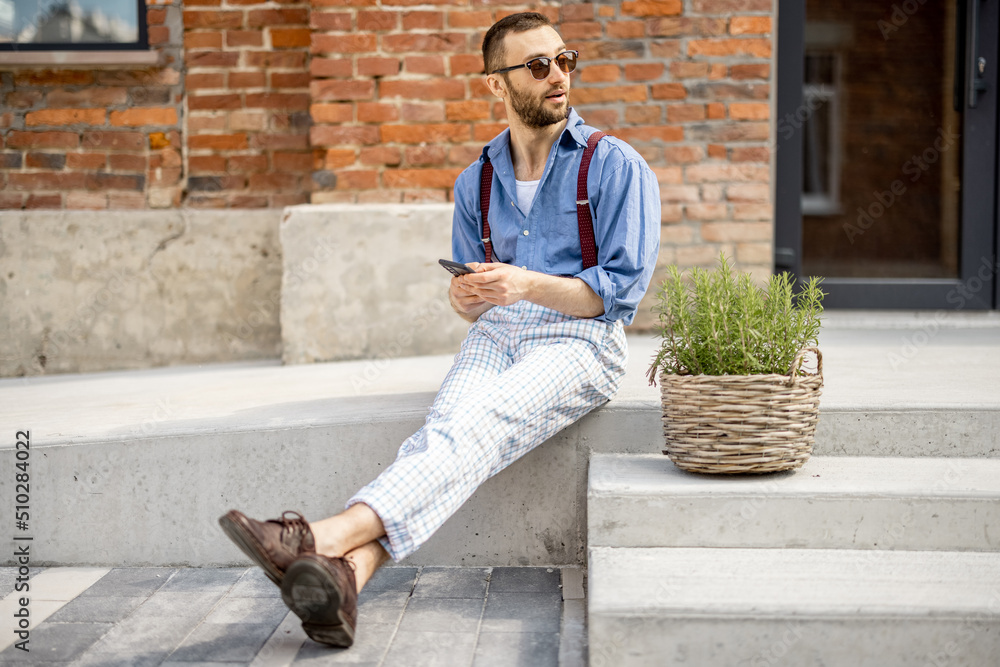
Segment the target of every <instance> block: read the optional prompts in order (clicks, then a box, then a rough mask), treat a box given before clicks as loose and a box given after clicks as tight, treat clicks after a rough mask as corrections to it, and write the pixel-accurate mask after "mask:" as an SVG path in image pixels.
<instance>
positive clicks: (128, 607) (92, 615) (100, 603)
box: [46, 595, 147, 623]
mask: <svg viewBox="0 0 1000 667" xmlns="http://www.w3.org/2000/svg"><path fill="white" fill-rule="evenodd" d="M146 599H147V598H145V597H103V596H94V597H83V596H82V595H78V596H77V597H75V598H73V599H72V600H70V601H69V602H67V603H66V606H64V607H63V608H62V609H60V610H59V611H57V612H56V613H54V614H52V615H51V616H49V618H48V619H47V621H46V622H50V623H117V622H118V621H120V620H122V619H123V618H125V617H126V616H128V615H129V614H131V613H132V612H133V611H134V610H135V609H136V607H138V606H139V605H141V604H142V603H143V602H145V601H146Z"/></svg>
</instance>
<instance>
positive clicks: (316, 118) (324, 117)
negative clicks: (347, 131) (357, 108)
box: [309, 103, 354, 123]
mask: <svg viewBox="0 0 1000 667" xmlns="http://www.w3.org/2000/svg"><path fill="white" fill-rule="evenodd" d="M309 115H310V116H312V119H313V122H315V123H349V122H351V121H352V120H354V105H352V104H346V103H343V104H313V105H312V106H310V107H309Z"/></svg>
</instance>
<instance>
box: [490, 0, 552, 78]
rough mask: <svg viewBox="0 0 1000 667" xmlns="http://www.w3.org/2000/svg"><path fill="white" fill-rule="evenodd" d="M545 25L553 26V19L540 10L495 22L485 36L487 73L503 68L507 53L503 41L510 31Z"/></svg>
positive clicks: (531, 28)
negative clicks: (539, 11)
mask: <svg viewBox="0 0 1000 667" xmlns="http://www.w3.org/2000/svg"><path fill="white" fill-rule="evenodd" d="M544 26H548V27H550V28H551V27H552V21H550V20H549V19H548V18H546V17H545V15H543V14H539V13H538V12H522V13H520V14H511V15H510V16H506V17H504V18H502V19H500V20H499V21H497V22H496V23H494V24H493V26H492V27H491V28H490V29H489V30H488V31H486V36H485V37H483V65H484V66H485V67H486V73H487V74H489V73H491V72H495V71H496V70H498V69H502V68H503V66H504V57H505V56H506V55H507V53H506V50H505V49H504V46H503V41H504V37H506V36H507V34H508V33H512V32H527V31H529V30H534V29H535V28H542V27H544Z"/></svg>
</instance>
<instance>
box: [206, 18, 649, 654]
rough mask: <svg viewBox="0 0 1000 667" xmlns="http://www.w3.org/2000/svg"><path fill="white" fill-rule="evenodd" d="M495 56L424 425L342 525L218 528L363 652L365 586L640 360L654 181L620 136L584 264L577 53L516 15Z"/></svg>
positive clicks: (324, 625) (594, 198) (327, 636)
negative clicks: (503, 117) (636, 328)
mask: <svg viewBox="0 0 1000 667" xmlns="http://www.w3.org/2000/svg"><path fill="white" fill-rule="evenodd" d="M483 59H484V62H485V65H486V71H487V72H488V76H487V83H488V85H489V88H490V91H491V92H492V93H493V94H494V95H496V96H497V97H500V98H501V99H503V102H504V105H505V107H506V110H507V118H508V119H509V123H510V127H509V130H505V131H504V132H503V133H502V134H500V135H499V136H498V137H497V138H495V139H494V140H493V141H492V142H490V144H489V145H488V146H487V147H486V149H485V150H484V158H483V159H481V160H479V161H477V162H476V163H475V164H473V165H471V166H470V167H469V168H468V169H466V170H465V171H464V172H463V173H462V174H461V175H460V176H459V178H458V180H457V181H456V183H455V214H454V220H453V233H452V251H453V255H454V259H455V260H456V261H458V262H462V263H466V264H467V265H468V267H469V268H471V269H473V271H474V272H473V273H470V274H467V275H461V276H456V277H454V278H452V280H451V285H450V288H449V298H450V301H451V304H452V307H453V308H454V309H455V311H456V312H457V313H458V314H459V315H460V316H461V317H463V318H465V319H466V320H468V321H469V322H471V323H472V326H471V327H470V328H469V333H468V336H467V338H466V339H465V341H464V342H463V344H462V347H461V350H460V352H459V353H458V355H457V356H456V358H455V363H454V365H453V366H452V368H451V370H450V371H449V373H448V375H447V377H446V378H445V380H444V382H443V384H442V387H441V390H440V391H439V392H438V395H437V397H436V399H435V401H434V405H433V406H432V408H431V410H430V414H429V415H428V416H427V420H426V422H425V424H424V426H423V428H421V429H420V430H419V431H418V432H417V433H415V434H414V435H413V436H411V437H410V438H409V439H408V440H406V442H404V443H403V445H402V447H401V448H400V450H399V454H398V456H397V458H396V460H395V461H394V462H393V464H392V465H390V466H389V467H388V468H386V469H385V470H384V471H383V472H382V474H380V475H379V476H378V477H377V478H376V479H375V480H374V481H372V482H371V483H370V484H368V485H367V486H365V487H364V488H363V489H361V490H360V491H358V493H356V494H355V495H354V496H353V497H352V498H351V499H350V500H349V501H348V503H347V509H346V510H345V511H344V512H341V513H340V514H337V515H336V516H332V517H329V518H327V519H323V520H322V521H318V522H315V523H307V522H306V521H305V520H304V519H303V518H302V517H301V516H300V515H298V514H296V513H288V512H286V513H285V515H284V516H283V517H282V519H276V520H270V521H267V522H259V521H255V520H253V519H249V518H247V517H245V516H244V515H242V514H241V513H239V512H237V511H236V510H233V511H230V512H229V513H228V514H226V515H225V516H224V517H222V518H221V519H220V523H221V524H222V527H223V529H224V530H225V531H226V533H227V534H228V535H229V536H230V538H232V539H233V541H234V542H236V544H237V545H238V546H239V547H240V548H241V549H242V550H243V551H244V552H245V553H246V554H247V555H248V556H250V557H251V558H252V559H253V560H254V561H255V562H256V563H257V564H259V565H260V566H261V567H263V568H264V570H265V572H266V573H267V574H268V576H269V577H270V578H271V579H272V580H273V581H274V582H275V583H277V584H279V585H280V586H281V591H282V598H283V599H284V601H285V603H286V604H287V605H288V606H289V608H291V609H292V611H294V612H295V613H296V614H297V615H298V616H299V617H300V618H301V619H302V621H303V628H304V629H305V631H306V633H307V634H308V635H309V636H310V637H311V638H312V639H314V640H315V641H318V642H322V643H327V644H331V645H335V646H349V645H350V644H351V643H352V641H353V637H354V627H355V621H356V614H357V611H356V604H357V591H358V590H360V589H361V587H362V586H364V584H365V582H366V581H367V580H368V579H369V578H370V577H371V575H372V574H373V573H374V572H375V570H376V569H377V568H378V567H379V566H380V565H382V564H383V563H384V562H386V561H387V560H388V559H389V558H390V557H392V558H393V559H394V560H395V561H399V560H401V559H402V558H405V557H406V556H407V555H409V554H411V553H413V551H415V550H416V549H417V548H418V547H419V546H420V545H421V544H423V543H424V542H425V541H426V540H427V539H428V538H429V537H430V536H431V535H432V534H433V533H434V531H435V530H437V529H438V528H439V527H440V526H441V525H442V524H443V523H444V522H445V520H446V519H447V518H448V517H449V516H451V515H452V514H453V513H454V512H455V511H456V510H457V509H458V508H459V507H460V506H461V505H462V503H464V502H465V500H466V499H468V498H469V496H471V495H472V493H473V492H474V491H475V489H476V488H477V487H478V486H479V485H480V484H481V483H482V482H484V481H485V480H486V479H488V478H489V477H491V476H492V475H494V474H496V473H497V472H499V471H500V470H502V469H503V468H505V467H506V466H507V465H509V464H511V463H512V462H514V461H515V460H516V459H518V458H519V457H521V456H523V455H524V454H525V453H527V452H528V451H530V450H531V449H532V448H533V447H535V446H537V445H538V444H540V443H542V442H544V441H545V440H546V439H547V438H549V437H550V436H552V435H553V434H555V433H556V432H558V431H559V430H560V429H562V428H564V427H565V426H567V425H569V424H571V423H573V422H574V421H576V420H577V419H579V418H580V417H582V416H583V415H584V414H586V413H587V412H589V411H590V410H592V409H594V408H595V407H597V406H599V405H601V404H603V403H605V402H606V401H608V400H609V399H611V398H612V397H613V396H614V394H615V393H616V392H617V390H618V387H619V385H620V383H621V380H622V377H623V375H624V372H625V366H626V362H627V356H628V353H627V349H626V344H625V336H624V331H623V324H628V323H629V322H631V321H632V319H633V317H634V314H635V309H636V307H637V306H638V304H639V300H640V299H641V298H642V295H643V294H644V292H645V291H646V288H647V287H648V285H649V281H650V278H651V275H652V272H653V267H654V265H655V263H656V257H657V252H658V250H659V229H660V215H659V212H660V198H659V188H658V186H657V182H656V178H655V176H654V175H653V173H652V172H651V171H650V169H649V167H648V166H647V165H646V163H645V162H644V161H643V159H642V158H641V157H640V156H639V155H638V154H637V153H636V152H635V151H634V150H632V149H631V148H630V147H629V146H628V145H627V144H625V143H623V142H621V141H618V140H616V139H613V138H611V137H606V138H604V140H602V141H600V142H599V143H598V144H597V146H596V149H595V151H594V153H593V160H592V162H591V163H590V170H589V173H588V176H587V188H586V189H587V193H588V195H589V200H590V203H589V206H588V205H586V203H584V206H583V208H582V210H583V211H586V212H587V213H590V212H593V215H594V218H593V232H594V237H595V238H596V246H597V247H596V263H595V264H594V265H593V266H589V268H584V264H585V261H584V255H583V252H584V251H583V249H582V246H581V238H580V232H579V230H578V217H577V216H578V208H579V207H578V206H577V200H578V195H577V174H578V169H579V166H580V164H581V160H582V155H583V153H584V149H585V148H586V147H587V139H588V137H589V135H590V134H591V133H592V132H594V129H593V128H589V127H587V126H585V125H583V121H582V120H581V119H580V117H579V116H578V115H577V114H576V112H575V111H573V110H572V109H571V108H570V106H569V89H570V76H569V75H570V72H572V71H573V69H575V66H576V60H577V58H576V53H575V52H573V51H569V50H568V49H567V48H566V45H565V44H564V43H563V40H562V38H561V37H560V36H559V34H558V33H557V32H556V31H555V29H554V28H553V27H552V25H551V24H550V22H549V21H548V20H547V19H546V18H545V17H544V16H542V15H541V14H535V13H524V14H516V15H513V16H509V17H507V18H504V19H503V20H501V21H499V22H497V23H496V24H495V25H494V26H493V27H492V28H491V29H490V30H489V31H488V32H487V34H486V36H485V37H484V39H483ZM486 158H488V159H489V163H490V166H491V167H492V168H493V170H494V173H493V177H492V179H490V178H489V177H488V174H489V172H486V173H487V179H486V182H487V185H488V187H489V190H490V192H489V196H488V200H489V202H490V205H489V207H488V224H489V230H490V231H489V233H488V234H487V233H484V231H483V230H484V226H483V220H482V211H481V210H480V200H481V187H482V183H481V177H482V174H483V173H484V168H485V164H486V162H485V160H486ZM588 224H590V223H589V222H588ZM484 236H488V237H489V238H488V239H484V238H483V237H484ZM487 253H488V254H489V256H490V257H491V259H492V260H493V261H484V260H485V259H486V258H487Z"/></svg>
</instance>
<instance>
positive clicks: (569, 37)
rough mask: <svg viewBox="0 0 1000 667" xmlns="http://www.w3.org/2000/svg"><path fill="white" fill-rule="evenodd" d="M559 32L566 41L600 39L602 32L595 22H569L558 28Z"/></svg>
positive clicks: (599, 25) (598, 24)
mask: <svg viewBox="0 0 1000 667" xmlns="http://www.w3.org/2000/svg"><path fill="white" fill-rule="evenodd" d="M559 32H560V34H561V35H562V37H563V39H565V40H566V41H575V40H587V39H600V38H601V35H602V34H603V31H602V29H601V24H600V23H598V22H597V21H570V22H567V23H562V24H561V25H560V26H559Z"/></svg>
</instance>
